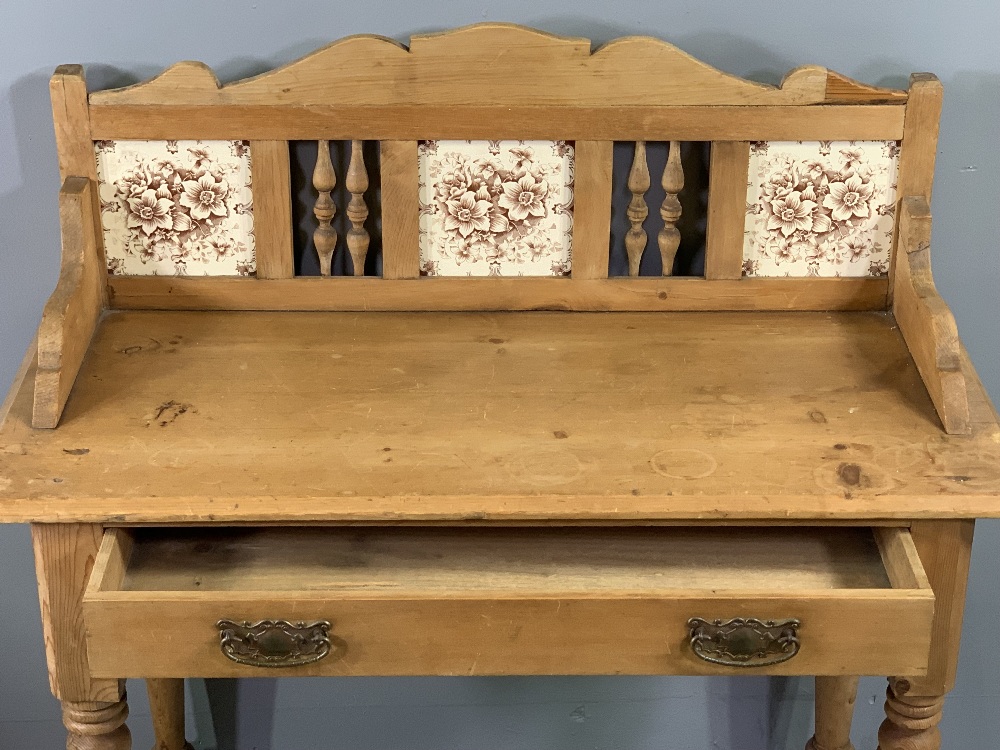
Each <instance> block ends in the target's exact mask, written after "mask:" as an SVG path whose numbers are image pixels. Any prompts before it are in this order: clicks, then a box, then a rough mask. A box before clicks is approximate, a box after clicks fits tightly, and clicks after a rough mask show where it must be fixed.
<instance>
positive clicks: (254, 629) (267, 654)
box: [216, 620, 330, 667]
mask: <svg viewBox="0 0 1000 750" xmlns="http://www.w3.org/2000/svg"><path fill="white" fill-rule="evenodd" d="M216 627H217V628H218V629H219V645H220V646H221V647H222V653H223V654H225V655H226V657H227V658H229V659H232V660H233V661H235V662H238V663H240V664H248V665H250V666H252V667H300V666H302V665H303V664H312V663H313V662H317V661H319V660H320V659H322V658H323V657H325V656H326V655H327V654H329V653H330V623H329V622H327V621H326V620H321V621H319V622H312V623H304V622H298V623H295V624H294V625H293V624H292V623H290V622H287V621H286V620H261V621H260V622H255V623H249V622H233V621H232V620H219V621H218V622H217V623H216Z"/></svg>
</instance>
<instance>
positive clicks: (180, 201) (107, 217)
mask: <svg viewBox="0 0 1000 750" xmlns="http://www.w3.org/2000/svg"><path fill="white" fill-rule="evenodd" d="M95 151H96V157H97V176H98V183H99V189H100V196H101V223H102V225H103V229H104V252H105V255H106V256H107V261H108V272H109V273H111V274H113V275H118V276H183V275H190V276H237V275H238V276H249V275H251V274H253V273H254V272H255V270H256V263H255V258H254V234H253V192H252V185H251V169H250V147H249V144H248V143H247V142H246V141H97V142H96V144H95Z"/></svg>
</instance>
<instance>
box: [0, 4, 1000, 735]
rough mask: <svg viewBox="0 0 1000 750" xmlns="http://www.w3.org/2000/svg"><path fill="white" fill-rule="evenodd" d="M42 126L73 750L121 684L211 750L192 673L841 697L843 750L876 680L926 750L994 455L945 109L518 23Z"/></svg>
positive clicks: (40, 356)
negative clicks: (703, 166)
mask: <svg viewBox="0 0 1000 750" xmlns="http://www.w3.org/2000/svg"><path fill="white" fill-rule="evenodd" d="M485 50H488V51H489V54H485V53H484V51H485ZM511 70H516V71H517V75H516V76H515V75H512V74H511V73H510V71H511ZM52 97H53V109H54V115H55V126H56V135H57V142H58V147H59V161H60V169H61V176H62V178H63V186H62V190H61V194H60V220H61V223H62V232H63V265H62V271H61V275H60V279H59V283H58V286H57V288H56V290H55V293H54V294H53V296H52V298H51V299H50V301H49V303H48V304H47V306H46V308H45V312H44V317H43V321H42V324H41V327H40V329H39V333H38V339H37V346H36V347H35V348H33V350H32V352H30V353H29V355H28V357H27V358H26V359H25V363H24V366H23V369H22V371H21V373H20V376H19V377H18V379H17V382H16V384H15V386H14V388H13V390H12V392H11V394H10V396H9V398H8V400H7V401H6V403H5V405H4V407H3V410H2V411H0V416H2V417H3V420H4V421H3V426H2V428H0V521H4V522H31V523H32V524H33V526H32V529H33V538H34V545H35V558H36V566H37V573H38V581H39V591H40V597H41V602H42V616H43V627H44V631H45V643H46V651H47V655H48V663H49V671H50V678H51V685H52V690H53V693H54V694H55V695H56V696H57V697H58V698H59V699H60V700H61V701H62V703H63V707H64V716H65V721H66V726H67V729H68V731H69V747H71V748H79V749H81V750H82V749H83V748H93V749H99V750H109V749H111V748H125V747H128V746H129V744H130V740H129V735H128V730H127V728H126V727H125V724H124V722H125V718H126V715H127V709H126V704H125V697H124V695H125V694H124V689H123V680H124V679H125V678H146V679H147V683H148V685H149V692H150V701H151V705H152V709H153V715H154V723H155V725H156V729H157V735H158V742H159V746H160V747H161V748H164V749H165V750H180V748H182V747H183V746H184V736H183V689H182V678H183V677H186V676H203V677H246V676H255V675H267V676H283V675H358V674H368V675H399V674H567V673H571V674H701V675H728V674H737V673H739V674H746V673H752V674H771V675H793V674H809V675H816V676H817V683H816V684H817V690H816V734H815V736H814V737H813V739H811V740H810V747H812V748H814V749H816V750H843V749H844V748H848V747H850V741H849V737H848V733H849V729H850V721H851V710H852V706H853V700H854V693H855V690H856V685H857V675H862V674H881V675H889V676H890V686H889V692H888V700H887V703H886V712H887V719H886V721H885V723H884V724H883V726H882V728H881V730H880V733H879V736H880V743H881V747H882V748H883V750H904V749H906V750H912V749H913V748H919V749H921V750H923V749H924V748H936V747H938V746H939V744H940V738H939V735H938V732H937V729H936V725H937V723H938V721H939V720H940V716H941V709H942V704H943V700H944V696H945V694H946V693H947V692H948V690H949V689H950V688H951V686H952V684H953V682H954V676H955V667H956V661H957V654H958V647H959V633H960V626H961V620H962V608H963V602H964V592H965V584H966V578H967V574H968V564H969V551H970V547H971V543H972V531H973V524H974V519H975V518H977V517H985V516H993V517H995V516H1000V460H998V459H1000V443H998V436H1000V429H998V425H997V418H996V414H995V412H994V410H993V408H992V406H991V405H990V403H989V400H988V398H987V397H986V395H985V393H984V391H983V389H982V386H981V385H980V383H979V381H978V379H977V377H976V374H975V372H974V371H973V369H972V367H971V365H970V364H969V361H968V358H967V357H966V355H965V353H964V351H963V350H962V348H961V345H960V343H959V340H958V337H957V332H956V329H955V323H954V320H953V318H952V316H951V314H950V313H949V311H948V309H947V307H946V306H945V304H944V302H943V301H942V300H941V298H940V297H939V296H938V294H937V292H936V291H935V289H934V285H933V282H932V279H931V276H930V267H929V252H930V251H929V241H930V211H929V202H930V193H931V180H932V173H933V167H934V156H935V144H936V139H937V127H938V124H937V123H938V116H939V111H940V105H941V86H940V84H939V82H938V81H937V79H935V78H934V77H933V76H931V75H928V74H916V75H914V76H913V78H912V80H911V85H910V88H909V90H908V91H905V92H904V91H894V90H885V89H876V88H873V87H870V86H866V85H863V84H860V83H857V82H854V81H851V80H848V79H846V78H843V77H842V76H839V75H837V74H836V73H833V72H829V71H827V70H826V69H823V68H818V67H805V68H799V69H797V70H795V71H793V72H792V73H790V74H789V75H788V76H787V77H786V79H785V81H784V82H783V84H782V85H781V86H780V87H777V88H776V87H770V86H764V85H760V84H756V83H751V82H748V81H744V80H741V79H737V78H734V77H731V76H728V75H726V74H723V73H721V72H719V71H717V70H714V69H712V68H710V67H708V66H706V65H704V64H702V63H700V62H698V61H696V60H694V59H692V58H690V57H688V56H687V55H685V54H684V53H682V52H680V51H679V50H677V49H676V48H674V47H672V46H670V45H668V44H665V43H663V42H660V41H656V40H653V39H648V38H628V39H622V40H619V41H617V42H613V43H611V44H609V45H607V46H605V47H603V48H601V49H600V50H597V51H596V52H592V51H591V46H590V43H589V41H587V40H585V39H570V38H558V37H553V36H550V35H546V34H542V33H539V32H535V31H532V30H529V29H524V28H519V27H514V26H507V25H495V24H491V25H483V26H475V27H470V28H466V29H460V30H457V31H453V32H450V33H446V34H441V35H432V36H419V37H414V38H413V39H412V41H411V45H410V47H409V48H406V47H402V46H400V45H398V44H396V43H394V42H391V41H388V40H384V39H379V38H375V37H352V38H349V39H345V40H342V41H341V42H338V43H336V44H333V45H331V46H329V47H327V48H325V49H323V50H320V51H319V52H317V53H315V54H313V55H311V56H309V57H306V58H304V59H303V60H300V61H298V62H296V63H293V64H291V65H289V66H287V67H285V68H282V69H280V70H277V71H274V72H272V73H268V74H265V75H262V76H259V77H257V78H254V79H249V80H246V81H241V82H237V83H234V84H229V85H226V86H222V87H220V86H219V84H218V82H217V81H216V79H215V77H214V75H213V74H212V73H211V71H209V70H208V69H207V68H205V67H204V66H202V65H199V64H196V63H181V64H179V65H176V66H174V67H172V68H170V69H169V70H168V71H166V72H165V73H163V74H162V75H161V76H159V77H158V78H156V79H153V80H152V81H149V82H147V83H143V84H140V85H137V86H133V87H130V88H127V89H120V90H114V91H104V92H95V93H91V94H89V96H88V93H87V91H86V86H85V82H84V78H83V73H82V70H81V69H80V68H79V67H76V66H64V67H61V68H59V69H58V70H57V71H56V74H55V75H54V77H53V78H52ZM310 140H311V141H318V157H317V160H316V162H315V165H314V168H313V169H312V179H313V184H314V187H315V191H316V192H315V196H316V197H315V203H314V205H311V206H309V207H308V209H307V210H310V211H312V212H313V213H315V219H316V223H315V225H314V226H315V231H314V235H313V237H312V238H311V239H312V243H311V244H310V246H309V248H308V249H307V250H306V251H300V253H299V257H300V260H299V261H298V264H299V265H300V266H301V265H302V264H304V263H306V260H302V259H301V257H302V256H303V253H304V254H305V256H308V257H309V258H315V261H316V262H318V263H319V266H320V270H321V272H322V274H323V275H322V277H306V276H302V275H300V274H299V273H298V272H297V270H296V265H297V262H296V257H297V256H296V250H295V247H294V243H293V235H294V227H293V225H294V216H295V215H296V210H297V209H295V208H293V201H292V188H291V184H292V177H291V172H292V169H291V166H290V156H289V153H290V151H289V149H290V145H289V144H290V142H293V141H310ZM338 140H346V141H348V143H346V144H344V145H343V146H339V145H336V144H335V145H334V149H333V150H334V152H335V153H337V154H338V155H339V154H340V152H341V150H342V151H343V155H344V159H343V160H344V161H345V162H346V166H347V168H346V170H344V169H341V170H340V175H339V176H338V170H337V169H336V168H335V160H334V159H333V158H331V156H330V154H331V144H330V142H331V141H338ZM615 141H626V142H632V143H633V144H634V157H633V163H632V168H631V170H630V172H629V174H628V178H627V187H628V189H629V191H630V192H631V203H630V205H629V208H628V220H629V223H630V227H631V229H630V230H629V232H628V234H627V235H626V237H625V239H624V243H623V244H624V248H622V247H610V245H611V243H610V239H609V238H610V236H611V233H610V223H611V213H612V210H611V209H612V147H613V143H614V142H615ZM685 141H710V142H711V157H710V166H709V170H708V174H709V188H708V198H707V201H708V205H707V237H706V240H705V251H704V272H703V274H702V275H701V276H699V277H697V278H690V277H689V278H682V277H671V273H672V268H673V264H674V257H675V254H676V253H677V250H678V245H679V243H680V235H679V231H678V228H677V227H678V222H679V221H680V219H681V215H682V211H681V201H680V199H679V196H683V191H684V184H685V173H684V167H683V164H682V162H681V159H680V153H681V145H680V144H681V142H685ZM365 142H378V143H377V149H374V148H373V146H372V145H371V144H370V143H369V145H368V146H367V147H366V145H365ZM647 142H668V143H669V157H668V158H667V161H666V166H665V168H664V169H663V172H662V176H661V175H656V177H657V178H658V179H657V180H656V181H653V180H651V176H650V171H649V168H648V166H647V158H646V143H647ZM366 154H367V158H368V163H367V164H366V162H365V158H366ZM374 158H377V170H376V169H375V162H374ZM376 174H378V175H379V179H378V182H377V185H376V182H375V179H374V175H376ZM338 177H339V184H338ZM651 182H658V183H659V184H660V186H661V187H662V192H663V199H662V201H661V200H659V199H657V200H656V204H658V205H655V206H654V210H658V212H659V214H660V216H661V218H662V221H663V229H662V230H660V231H659V232H658V233H657V234H656V238H655V242H654V241H653V238H651V237H648V236H647V233H646V231H645V229H644V222H645V221H646V219H647V217H648V214H649V206H648V201H647V197H646V193H647V191H648V190H649V189H650V184H651ZM341 185H342V186H343V187H344V188H346V191H343V190H340V186H341ZM373 187H377V188H378V190H377V191H373V190H372V188H373ZM654 190H655V188H654ZM338 202H339V203H340V204H341V205H340V208H339V210H338V206H337V204H338ZM376 215H377V216H378V217H379V219H380V221H379V222H374V221H373V218H374V217H375V216H376ZM342 217H346V219H347V221H346V222H344V221H343V219H342ZM338 226H339V227H340V229H339V231H338ZM647 245H649V246H650V247H647ZM369 251H371V252H369ZM657 251H658V252H659V256H660V265H661V266H662V268H663V269H664V272H663V274H662V275H657V276H652V277H651V276H643V275H639V269H640V264H641V262H642V259H643V257H644V253H645V254H646V256H648V255H649V254H650V253H652V254H654V255H655V254H656V253H657ZM312 253H315V256H313V255H312ZM616 253H617V254H619V255H621V256H622V257H625V256H627V258H628V261H629V262H628V266H629V269H630V272H631V273H630V275H629V276H627V277H611V278H609V275H608V274H609V262H610V260H611V258H612V257H613V256H614V255H615V254H616ZM337 264H339V267H344V268H346V269H348V271H350V270H353V272H354V275H344V276H336V275H333V276H331V275H330V273H331V268H332V267H335V266H337ZM366 267H367V269H368V275H365V269H366ZM300 270H301V269H300ZM470 275H471V276H487V277H486V278H466V276H470ZM456 277H461V278H456ZM508 277H509V278H508Z"/></svg>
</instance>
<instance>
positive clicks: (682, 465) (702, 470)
mask: <svg viewBox="0 0 1000 750" xmlns="http://www.w3.org/2000/svg"><path fill="white" fill-rule="evenodd" d="M649 465H650V466H651V467H652V469H653V471H655V472H656V473H657V474H659V475H660V476H664V477H668V478H670V479H704V478H705V477H708V476H711V475H712V474H714V473H715V470H716V469H717V468H718V467H719V463H718V461H716V460H715V457H714V456H712V455H711V454H709V453H706V452H705V451H702V450H698V449H696V448H672V449H669V450H662V451H660V452H659V453H656V454H654V455H653V457H652V458H651V459H649Z"/></svg>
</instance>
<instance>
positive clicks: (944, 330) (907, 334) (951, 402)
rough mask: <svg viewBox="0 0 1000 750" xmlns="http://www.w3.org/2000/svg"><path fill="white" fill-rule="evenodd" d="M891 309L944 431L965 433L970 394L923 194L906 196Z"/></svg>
mask: <svg viewBox="0 0 1000 750" xmlns="http://www.w3.org/2000/svg"><path fill="white" fill-rule="evenodd" d="M901 204H902V205H901V209H902V210H901V214H900V217H899V246H898V247H899V255H898V257H897V260H896V278H895V282H894V294H893V304H892V312H893V314H894V315H895V317H896V323H897V324H898V325H899V330H900V332H901V333H902V334H903V339H904V340H905V341H906V346H907V348H908V349H909V350H910V354H911V355H912V356H913V361H914V362H916V365H917V369H918V370H919V371H920V377H921V378H922V379H923V381H924V385H925V386H926V387H927V393H928V394H929V395H930V397H931V401H932V402H933V403H934V408H935V409H937V413H938V416H939V417H940V418H941V423H942V424H943V425H944V429H945V432H947V433H949V434H967V433H969V432H970V431H971V427H970V423H969V396H968V392H967V390H966V385H965V375H964V374H963V373H962V364H961V362H962V358H961V343H960V341H959V338H958V327H957V326H956V324H955V317H954V316H953V315H952V314H951V310H949V309H948V305H947V304H946V303H945V301H944V300H943V299H942V298H941V295H940V294H938V291H937V288H936V287H935V286H934V278H933V276H932V275H931V257H930V252H931V250H930V240H931V212H930V206H929V205H928V203H927V200H926V199H925V198H924V197H923V196H914V195H908V196H904V197H903V199H902V202H901Z"/></svg>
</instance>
